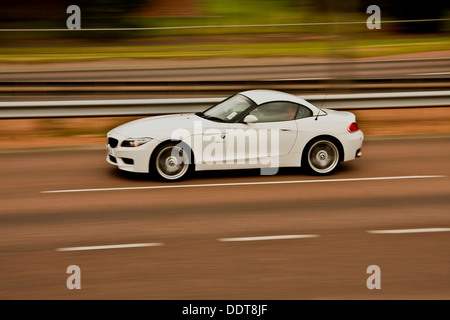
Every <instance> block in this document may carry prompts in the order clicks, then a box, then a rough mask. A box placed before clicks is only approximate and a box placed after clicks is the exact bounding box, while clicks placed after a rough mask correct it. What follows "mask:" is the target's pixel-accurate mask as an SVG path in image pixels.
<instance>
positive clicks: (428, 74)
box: [409, 72, 450, 76]
mask: <svg viewBox="0 0 450 320" xmlns="http://www.w3.org/2000/svg"><path fill="white" fill-rule="evenodd" d="M446 74H450V72H424V73H410V74H409V75H410V76H433V75H446Z"/></svg>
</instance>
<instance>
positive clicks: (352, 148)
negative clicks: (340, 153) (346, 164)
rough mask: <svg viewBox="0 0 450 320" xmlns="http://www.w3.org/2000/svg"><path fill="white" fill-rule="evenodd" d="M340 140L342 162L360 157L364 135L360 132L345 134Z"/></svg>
mask: <svg viewBox="0 0 450 320" xmlns="http://www.w3.org/2000/svg"><path fill="white" fill-rule="evenodd" d="M340 138H341V139H340V141H341V142H342V146H343V148H344V158H343V161H349V160H353V159H355V158H360V157H362V151H361V149H362V145H363V142H364V133H363V132H362V131H361V130H359V131H356V132H353V133H346V134H344V135H343V136H342V137H340Z"/></svg>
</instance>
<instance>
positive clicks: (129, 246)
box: [56, 243, 163, 251]
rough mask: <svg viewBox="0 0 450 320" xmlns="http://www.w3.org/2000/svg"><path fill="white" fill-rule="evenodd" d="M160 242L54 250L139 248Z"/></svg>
mask: <svg viewBox="0 0 450 320" xmlns="http://www.w3.org/2000/svg"><path fill="white" fill-rule="evenodd" d="M162 245H163V244H162V243H130V244H113V245H103V246H86V247H70V248H58V249H56V251H88V250H104V249H122V248H141V247H156V246H162Z"/></svg>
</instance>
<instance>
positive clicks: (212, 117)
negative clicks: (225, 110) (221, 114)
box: [202, 113, 226, 122]
mask: <svg viewBox="0 0 450 320" xmlns="http://www.w3.org/2000/svg"><path fill="white" fill-rule="evenodd" d="M202 116H203V118H205V119H208V120H211V121H218V122H226V121H225V120H223V119H221V118H218V117H214V116H207V115H206V114H203V113H202Z"/></svg>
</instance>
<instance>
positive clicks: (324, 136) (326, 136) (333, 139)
mask: <svg viewBox="0 0 450 320" xmlns="http://www.w3.org/2000/svg"><path fill="white" fill-rule="evenodd" d="M323 139H326V140H330V141H331V142H333V143H335V144H336V147H337V148H338V151H339V162H341V161H343V160H344V159H345V157H344V146H343V145H342V142H341V141H340V140H339V139H338V138H336V137H335V136H332V135H329V134H322V135H319V136H316V137H314V138H311V139H310V140H309V141H308V142H307V143H306V144H305V147H304V148H303V150H302V155H301V158H300V159H301V163H302V165H303V162H304V161H305V157H306V154H307V152H308V149H309V147H310V146H311V145H312V144H313V143H314V142H316V141H319V140H323Z"/></svg>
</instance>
